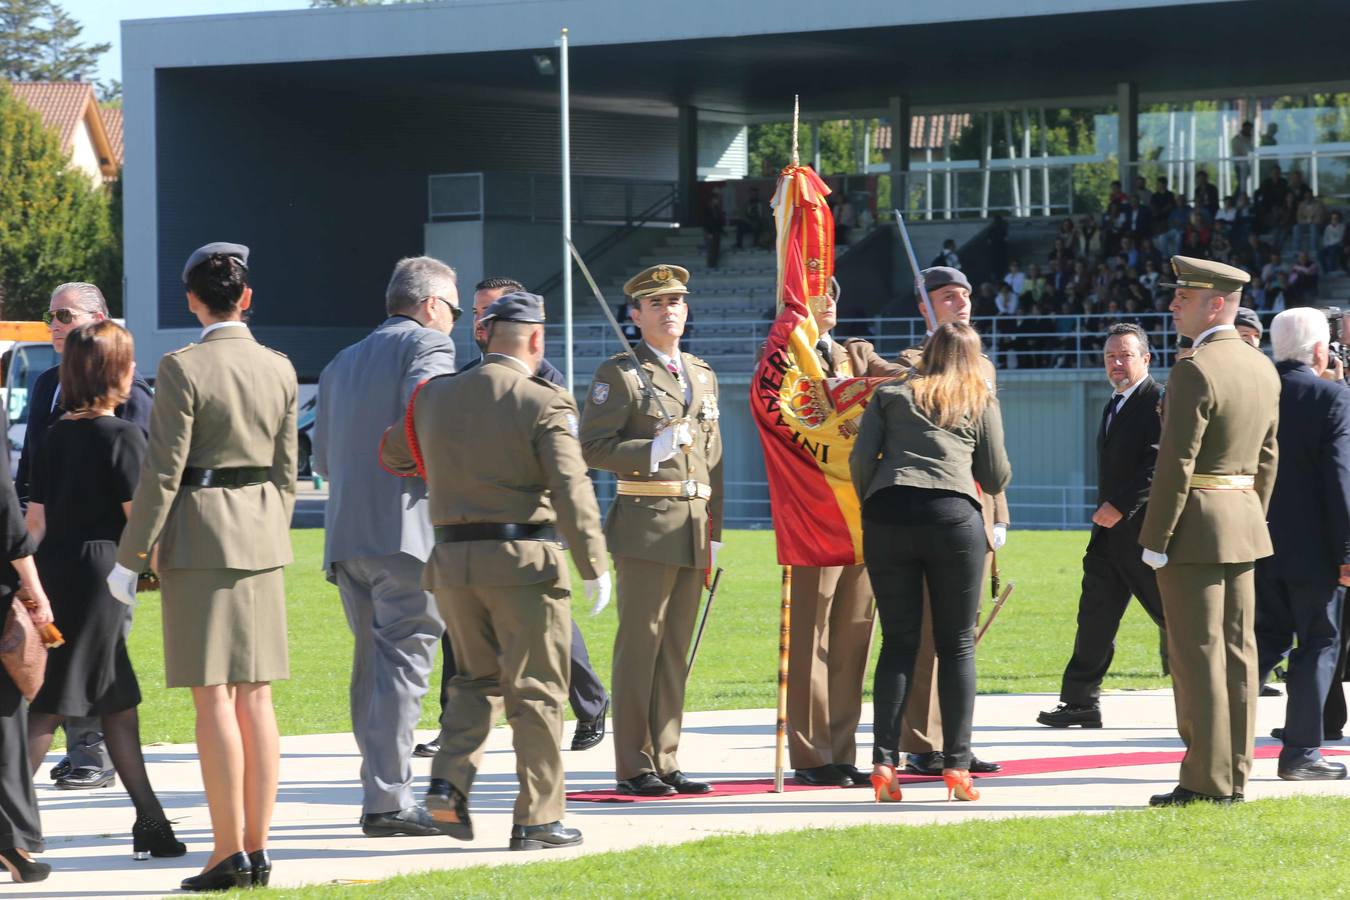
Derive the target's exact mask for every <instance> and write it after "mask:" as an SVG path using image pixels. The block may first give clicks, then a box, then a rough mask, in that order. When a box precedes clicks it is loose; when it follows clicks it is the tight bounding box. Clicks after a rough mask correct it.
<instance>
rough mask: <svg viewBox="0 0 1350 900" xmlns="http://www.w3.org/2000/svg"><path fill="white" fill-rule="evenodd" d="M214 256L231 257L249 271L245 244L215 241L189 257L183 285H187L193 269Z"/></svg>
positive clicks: (198, 249)
mask: <svg viewBox="0 0 1350 900" xmlns="http://www.w3.org/2000/svg"><path fill="white" fill-rule="evenodd" d="M213 256H229V257H231V258H233V259H235V260H237V261H238V263H239V265H241V266H243V267H244V269H245V270H247V269H248V248H247V247H245V246H244V245H243V244H231V243H229V242H228V241H215V242H213V243H210V244H206V245H205V246H202V247H198V248H197V249H196V250H193V251H192V255H191V256H189V257H188V261H187V264H186V265H184V266H183V284H187V280H188V275H189V274H190V273H191V272H192V270H193V269H195V268H197V267H198V266H200V265H201V264H202V263H204V262H206V261H207V260H208V259H210V258H211V257H213Z"/></svg>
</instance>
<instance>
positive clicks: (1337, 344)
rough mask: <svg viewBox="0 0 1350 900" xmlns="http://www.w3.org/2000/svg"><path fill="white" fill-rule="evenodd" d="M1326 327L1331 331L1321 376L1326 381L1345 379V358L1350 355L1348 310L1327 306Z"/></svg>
mask: <svg viewBox="0 0 1350 900" xmlns="http://www.w3.org/2000/svg"><path fill="white" fill-rule="evenodd" d="M1326 314H1327V327H1328V329H1329V330H1330V332H1331V344H1330V345H1329V347H1328V360H1327V370H1326V371H1325V372H1323V373H1322V377H1323V378H1325V379H1327V380H1328V381H1340V382H1344V381H1345V372H1346V360H1347V357H1350V349H1347V348H1350V340H1347V339H1350V310H1341V309H1338V308H1337V307H1335V306H1330V307H1327V310H1326Z"/></svg>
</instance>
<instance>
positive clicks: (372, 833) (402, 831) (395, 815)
mask: <svg viewBox="0 0 1350 900" xmlns="http://www.w3.org/2000/svg"><path fill="white" fill-rule="evenodd" d="M361 833H362V834H364V835H365V836H366V837H398V836H399V835H407V836H409V837H431V836H433V835H437V834H440V833H441V832H440V830H439V829H437V827H436V823H435V822H434V821H432V819H431V816H430V815H429V814H428V813H427V811H426V810H425V809H424V808H422V807H420V806H409V807H408V808H407V809H396V810H394V811H393V812H382V813H366V814H365V815H364V816H362V817H361Z"/></svg>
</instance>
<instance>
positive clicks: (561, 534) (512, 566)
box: [380, 291, 610, 850]
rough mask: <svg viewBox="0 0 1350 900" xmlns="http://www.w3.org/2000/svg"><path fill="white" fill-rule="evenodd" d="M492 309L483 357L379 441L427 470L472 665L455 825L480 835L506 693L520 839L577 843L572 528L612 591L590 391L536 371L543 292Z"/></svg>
mask: <svg viewBox="0 0 1350 900" xmlns="http://www.w3.org/2000/svg"><path fill="white" fill-rule="evenodd" d="M480 321H483V322H485V323H487V328H488V344H487V353H486V355H485V356H484V357H483V364H482V365H480V366H478V367H477V368H475V369H474V370H473V371H472V372H466V373H464V374H461V375H456V376H453V377H451V376H437V377H436V378H432V379H431V380H429V381H427V382H425V383H424V384H423V385H422V386H421V387H420V388H418V390H417V391H416V392H415V393H414V394H413V397H412V400H411V402H410V403H409V404H408V412H407V415H406V417H405V421H404V422H399V423H396V424H394V425H393V426H391V427H390V428H389V430H388V431H386V432H385V437H384V440H383V441H382V443H381V447H380V458H381V460H382V461H383V462H384V464H385V465H386V466H387V467H388V468H389V469H390V470H391V471H393V472H394V473H395V474H399V475H405V476H413V475H421V476H422V477H423V478H425V479H426V482H427V500H428V507H429V513H430V516H431V521H432V522H433V523H434V525H435V529H434V532H435V537H436V546H435V549H433V550H432V552H431V558H430V559H429V560H428V561H427V567H426V573H425V575H424V582H423V583H424V586H425V587H426V588H427V589H428V590H430V591H432V592H433V593H434V594H435V596H436V605H437V607H438V608H439V609H440V612H441V617H442V618H443V619H444V620H445V626H446V630H447V631H448V632H449V634H450V643H451V646H452V647H453V649H454V655H455V663H456V665H457V666H458V673H457V674H456V675H455V677H454V678H452V679H451V680H450V683H449V685H448V686H447V690H446V697H445V711H444V713H443V722H442V726H443V727H442V731H441V734H442V738H441V747H440V750H438V751H437V753H436V757H435V759H434V760H433V761H432V764H431V784H430V786H429V788H428V791H427V798H426V807H427V811H428V813H430V814H431V817H432V819H433V820H435V821H436V822H437V824H438V827H439V828H440V829H441V830H442V831H443V832H444V833H445V834H447V835H449V836H451V837H454V838H459V839H461V840H467V839H470V838H472V837H473V827H472V823H471V821H470V818H469V809H468V797H469V792H470V790H471V789H472V787H473V782H474V778H475V776H476V775H477V773H478V767H479V764H480V763H481V761H482V757H483V751H484V745H485V744H486V742H487V739H488V735H489V734H490V733H491V731H492V725H493V722H494V721H495V719H496V718H497V713H498V711H499V708H500V705H499V704H500V702H501V701H504V705H505V708H506V718H507V721H508V722H509V723H510V724H511V731H512V738H513V742H514V745H515V750H516V769H517V772H518V773H519V776H520V793H519V794H518V795H517V796H516V803H515V810H514V815H513V817H512V818H513V822H514V826H513V827H512V829H511V840H510V846H511V849H513V850H540V849H546V848H552V847H563V846H569V845H574V844H579V843H581V832H580V831H578V830H577V829H575V828H566V827H564V826H563V824H562V821H561V820H562V814H563V806H564V802H565V801H564V794H563V788H564V785H563V764H562V754H561V752H560V750H559V742H560V741H561V740H562V720H563V704H564V703H565V702H566V700H567V672H568V665H569V657H570V647H571V633H572V615H571V596H572V593H571V588H570V585H569V580H568V579H569V576H568V569H567V560H566V558H565V557H564V555H563V547H562V545H561V544H560V543H559V540H560V539H562V540H565V541H566V543H567V547H568V549H569V550H570V552H571V555H572V560H573V561H574V562H575V563H576V566H577V569H578V571H580V573H581V577H582V578H583V579H585V580H586V593H587V595H588V596H589V597H592V598H598V600H599V602H600V603H601V604H603V603H605V602H607V600H608V595H609V585H610V578H609V572H608V567H607V565H606V561H605V539H604V537H603V535H602V534H601V531H600V509H599V507H598V506H597V504H596V502H595V491H594V489H593V488H592V487H591V482H590V479H589V478H588V477H587V476H586V464H585V462H584V461H583V460H582V457H581V447H580V445H579V444H578V443H577V437H576V429H577V407H576V402H575V401H574V400H573V399H572V396H571V395H570V394H569V393H567V391H566V390H564V389H563V388H560V387H558V386H557V385H555V384H553V383H552V382H550V381H548V380H547V379H544V378H540V377H538V376H537V375H535V372H537V371H538V369H539V363H540V361H541V360H542V359H543V358H544V328H543V321H544V307H543V300H542V298H540V297H539V296H537V295H535V294H529V293H526V292H524V291H518V292H514V293H510V294H506V295H505V296H503V297H500V298H498V299H497V300H496V301H495V302H493V304H492V305H491V306H490V307H488V308H487V310H486V312H485V313H484V314H483V318H482V319H481V320H480ZM499 698H500V700H499ZM449 723H453V724H454V726H455V727H453V728H448V727H444V726H445V725H448V724H449Z"/></svg>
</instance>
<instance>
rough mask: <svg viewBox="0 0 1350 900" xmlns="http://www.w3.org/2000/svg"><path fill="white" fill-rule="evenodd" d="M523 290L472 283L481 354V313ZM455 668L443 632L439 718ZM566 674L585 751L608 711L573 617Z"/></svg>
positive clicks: (544, 372) (432, 744) (433, 746)
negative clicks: (569, 655)
mask: <svg viewBox="0 0 1350 900" xmlns="http://www.w3.org/2000/svg"><path fill="white" fill-rule="evenodd" d="M524 290H525V285H523V284H521V283H520V282H519V281H516V280H515V279H514V278H484V279H483V280H482V281H480V282H478V284H476V285H475V286H474V291H473V341H474V343H475V344H477V345H478V349H479V351H480V352H481V353H483V354H486V353H487V346H488V333H487V326H486V324H485V323H484V321H483V314H484V313H486V312H487V309H488V307H489V306H491V305H492V304H493V303H495V302H496V301H497V300H498V299H500V298H501V297H504V296H505V295H507V294H514V293H517V292H520V291H524ZM482 362H483V356H479V357H478V358H477V359H475V360H473V361H472V362H470V363H466V364H465V365H464V366H463V367H462V368H461V369H460V370H459V374H461V375H462V374H464V373H465V372H468V371H469V370H470V369H473V368H476V367H477V366H479V365H481V364H482ZM534 374H535V375H536V376H537V377H539V378H542V379H544V380H545V381H548V382H551V383H553V384H556V385H557V386H558V387H560V388H566V387H567V379H566V378H565V377H564V376H563V373H562V372H560V371H559V370H558V367H557V366H555V365H553V363H551V362H549V361H548V360H547V359H541V360H540V361H539V368H538V369H537V370H536V371H535V373H534ZM456 671H457V669H456V667H455V654H454V651H453V650H452V649H451V647H450V635H449V633H446V634H445V635H443V636H442V637H441V712H442V716H441V720H444V718H445V716H444V712H445V699H446V696H447V691H446V689H447V687H448V686H449V684H450V679H451V678H454V677H455V673H456ZM569 673H570V675H571V677H570V678H569V679H568V683H567V699H568V702H569V703H570V704H571V706H572V712H573V714H574V715H575V716H576V717H577V725H576V729H575V730H574V731H573V733H572V749H573V750H589V749H591V748H592V747H595V746H597V745H598V744H599V743H600V742H601V741H603V740H604V739H605V715H606V714H607V713H608V712H609V694H608V693H607V692H606V691H605V685H604V683H603V682H602V681H601V680H600V676H599V675H598V674H597V673H596V671H595V669H594V668H593V667H592V666H591V655H590V652H589V651H588V650H587V649H586V639H585V637H583V636H582V634H581V629H580V628H578V627H577V623H576V620H575V619H573V621H572V663H571V667H570V669H569ZM440 747H441V738H440V735H437V737H436V738H435V739H434V740H432V741H428V742H427V743H425V744H418V745H417V746H416V747H414V748H413V756H422V757H432V756H435V755H436V752H437V751H438V750H440Z"/></svg>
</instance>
